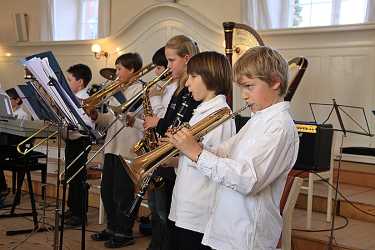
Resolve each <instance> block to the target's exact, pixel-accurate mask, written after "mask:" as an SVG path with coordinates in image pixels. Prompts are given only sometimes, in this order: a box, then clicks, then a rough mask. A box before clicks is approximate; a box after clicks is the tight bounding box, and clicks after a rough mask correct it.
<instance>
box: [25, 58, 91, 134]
mask: <svg viewBox="0 0 375 250" xmlns="http://www.w3.org/2000/svg"><path fill="white" fill-rule="evenodd" d="M25 65H26V67H27V68H28V69H29V70H30V71H31V73H32V74H33V75H34V76H35V77H36V79H37V80H38V82H39V83H40V84H41V85H42V87H43V88H44V89H45V91H46V92H47V94H48V95H49V96H50V97H51V98H52V99H53V100H54V101H55V102H56V104H57V105H59V107H60V108H61V110H62V112H63V113H64V115H65V117H66V118H67V123H68V124H70V125H73V126H75V127H79V125H80V122H79V121H78V117H77V116H76V115H74V114H73V112H72V111H71V108H73V109H74V111H75V112H76V113H77V115H78V116H80V117H85V116H87V114H86V113H85V111H84V110H83V109H82V108H81V107H77V105H76V103H75V102H74V101H73V100H72V99H71V98H70V96H69V95H68V94H67V93H66V91H65V89H64V88H62V87H60V86H54V85H51V79H54V81H55V82H56V83H57V84H59V82H58V80H57V79H58V78H57V77H56V75H55V73H54V71H53V70H52V69H51V67H50V65H49V63H48V58H46V57H45V58H43V59H41V58H37V57H33V58H31V59H29V60H27V61H26V62H25ZM59 87H60V88H59ZM64 100H66V101H67V102H68V103H65V102H64ZM84 120H86V119H84ZM84 122H85V121H84ZM85 124H86V125H88V126H89V125H90V124H87V122H85Z"/></svg>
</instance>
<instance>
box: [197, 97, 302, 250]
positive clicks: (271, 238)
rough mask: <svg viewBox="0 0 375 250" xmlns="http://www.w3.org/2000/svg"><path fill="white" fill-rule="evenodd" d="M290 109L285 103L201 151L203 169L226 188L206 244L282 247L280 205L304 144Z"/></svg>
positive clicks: (232, 248) (236, 248)
mask: <svg viewBox="0 0 375 250" xmlns="http://www.w3.org/2000/svg"><path fill="white" fill-rule="evenodd" d="M289 107H290V106H289V103H288V102H281V103H277V104H275V105H272V106H271V107H268V108H266V109H264V110H262V111H259V112H256V113H255V114H254V116H253V117H252V118H251V119H250V120H249V121H248V122H247V123H246V125H245V126H244V127H243V128H242V129H241V130H240V131H239V133H238V134H236V135H235V136H234V137H232V138H230V139H229V140H227V141H226V142H225V143H223V144H221V145H220V146H219V147H216V148H215V149H213V148H211V149H205V150H203V152H202V153H201V155H200V157H199V159H198V163H197V166H198V169H199V171H200V172H201V173H203V174H204V175H205V176H207V177H209V178H210V179H212V180H214V181H215V182H216V183H218V184H220V188H219V189H218V192H217V196H216V200H215V205H214V209H213V213H212V215H211V217H210V220H209V222H208V225H207V228H206V230H205V233H204V237H203V241H202V243H203V244H205V245H208V246H210V247H212V248H214V249H217V250H245V249H246V250H251V249H257V250H259V249H275V248H276V245H277V242H278V239H279V237H280V233H281V229H282V218H281V216H280V210H279V205H280V204H279V203H280V199H281V195H282V192H283V189H284V186H285V182H286V178H287V175H288V172H289V171H290V169H291V168H292V166H293V165H294V163H295V161H296V158H297V154H298V146H299V138H298V134H297V130H296V128H295V125H294V122H293V120H292V118H291V116H290V114H289ZM210 151H211V152H210ZM212 152H215V153H212ZM218 155H220V156H218Z"/></svg>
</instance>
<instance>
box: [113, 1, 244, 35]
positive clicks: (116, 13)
mask: <svg viewBox="0 0 375 250" xmlns="http://www.w3.org/2000/svg"><path fill="white" fill-rule="evenodd" d="M161 2H171V1H162V0H160V1H158V0H137V1H134V0H112V1H111V34H116V33H117V32H118V31H119V30H121V29H122V28H123V27H124V26H126V25H128V23H129V21H131V20H132V19H133V18H134V17H136V16H138V15H140V13H142V12H143V11H144V10H145V9H147V8H150V7H152V6H155V5H156V4H160V3H161ZM172 2H173V1H172ZM176 2H177V3H178V5H180V6H184V7H189V8H190V9H189V11H190V12H191V13H192V14H193V15H200V16H205V17H207V19H208V20H210V21H212V22H214V23H217V24H218V25H220V26H221V23H222V22H224V21H227V20H232V21H234V22H239V21H240V19H241V0H231V1H227V0H213V1H212V0H211V1H202V0H177V1H176Z"/></svg>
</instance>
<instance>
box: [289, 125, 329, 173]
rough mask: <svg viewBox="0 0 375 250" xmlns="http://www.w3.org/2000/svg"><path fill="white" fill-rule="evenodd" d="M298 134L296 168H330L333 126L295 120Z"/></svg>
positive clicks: (316, 169) (310, 169)
mask: <svg viewBox="0 0 375 250" xmlns="http://www.w3.org/2000/svg"><path fill="white" fill-rule="evenodd" d="M295 124H296V127H297V131H298V135H299V150H298V157H297V161H296V163H295V165H294V167H293V169H296V170H309V171H326V170H329V168H330V163H331V148H332V138H333V128H332V125H331V124H324V125H322V124H316V123H310V122H300V121H296V122H295Z"/></svg>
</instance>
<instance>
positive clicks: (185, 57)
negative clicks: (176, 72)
mask: <svg viewBox="0 0 375 250" xmlns="http://www.w3.org/2000/svg"><path fill="white" fill-rule="evenodd" d="M190 58H191V55H189V54H186V55H184V59H185V64H187V63H188V62H189V60H190Z"/></svg>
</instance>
